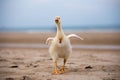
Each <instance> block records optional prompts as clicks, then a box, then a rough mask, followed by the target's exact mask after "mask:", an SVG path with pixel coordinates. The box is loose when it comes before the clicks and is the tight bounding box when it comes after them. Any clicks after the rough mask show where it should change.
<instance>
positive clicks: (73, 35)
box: [67, 34, 84, 40]
mask: <svg viewBox="0 0 120 80" xmlns="http://www.w3.org/2000/svg"><path fill="white" fill-rule="evenodd" d="M71 37H76V38H79V39H81V40H84V39H83V38H82V37H80V36H78V35H76V34H70V35H68V36H67V38H71Z"/></svg>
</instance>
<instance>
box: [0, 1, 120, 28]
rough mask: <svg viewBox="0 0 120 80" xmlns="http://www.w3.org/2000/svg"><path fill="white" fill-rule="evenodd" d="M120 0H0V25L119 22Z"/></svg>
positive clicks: (110, 23) (81, 24)
mask: <svg viewBox="0 0 120 80" xmlns="http://www.w3.org/2000/svg"><path fill="white" fill-rule="evenodd" d="M119 7H120V0H0V27H1V26H7V27H29V26H38V27H40V26H42V27H43V26H53V25H55V24H54V18H55V16H60V17H61V20H62V25H64V26H92V25H94V26H96V25H102V26H104V25H105V26H106V25H120V18H119V14H120V11H119Z"/></svg>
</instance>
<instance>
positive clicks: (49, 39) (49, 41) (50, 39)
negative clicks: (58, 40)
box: [46, 37, 54, 45]
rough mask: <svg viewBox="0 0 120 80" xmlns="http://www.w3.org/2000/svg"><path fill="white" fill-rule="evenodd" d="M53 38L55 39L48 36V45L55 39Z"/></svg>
mask: <svg viewBox="0 0 120 80" xmlns="http://www.w3.org/2000/svg"><path fill="white" fill-rule="evenodd" d="M53 39H54V38H53V37H49V38H47V40H46V44H47V45H49V44H51V42H52V41H53Z"/></svg>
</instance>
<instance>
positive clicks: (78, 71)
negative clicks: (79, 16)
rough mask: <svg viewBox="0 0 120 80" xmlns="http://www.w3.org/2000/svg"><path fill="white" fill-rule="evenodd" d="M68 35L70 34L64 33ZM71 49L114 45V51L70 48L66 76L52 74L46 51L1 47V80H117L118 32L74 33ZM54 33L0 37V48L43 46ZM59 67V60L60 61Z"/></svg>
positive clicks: (119, 71)
mask: <svg viewBox="0 0 120 80" xmlns="http://www.w3.org/2000/svg"><path fill="white" fill-rule="evenodd" d="M67 34H69V33H67ZM76 34H78V35H80V36H81V37H83V38H84V39H85V40H84V41H81V40H78V39H76V38H73V39H72V40H71V43H72V45H73V46H74V45H97V46H98V47H99V46H100V45H108V46H111V45H114V46H118V49H114V48H112V49H111V48H106V49H100V48H94V47H93V48H88V47H84V48H81V47H80V48H73V53H72V54H71V56H70V58H69V59H68V61H67V64H66V66H65V73H64V74H60V75H53V74H51V72H52V70H53V62H52V59H51V57H50V55H49V53H48V47H44V46H43V47H41V48H40V47H38V48H36V47H24V48H22V47H19V46H18V47H17V46H0V80H120V49H119V46H120V37H119V36H120V32H103V33H102V32H81V33H79V32H78V33H76ZM49 36H55V33H20V32H14V33H12V32H8V33H4V32H1V33H0V45H1V44H2V45H4V44H8V45H9V43H15V44H16V45H17V44H18V43H19V44H26V43H27V44H45V40H46V39H47V37H49ZM58 64H59V66H58V67H60V66H61V64H62V59H59V61H58Z"/></svg>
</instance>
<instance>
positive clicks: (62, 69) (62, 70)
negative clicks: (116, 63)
mask: <svg viewBox="0 0 120 80" xmlns="http://www.w3.org/2000/svg"><path fill="white" fill-rule="evenodd" d="M66 61H67V60H66V59H64V63H63V66H62V68H61V69H60V71H61V72H62V73H63V72H64V71H65V64H66Z"/></svg>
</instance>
